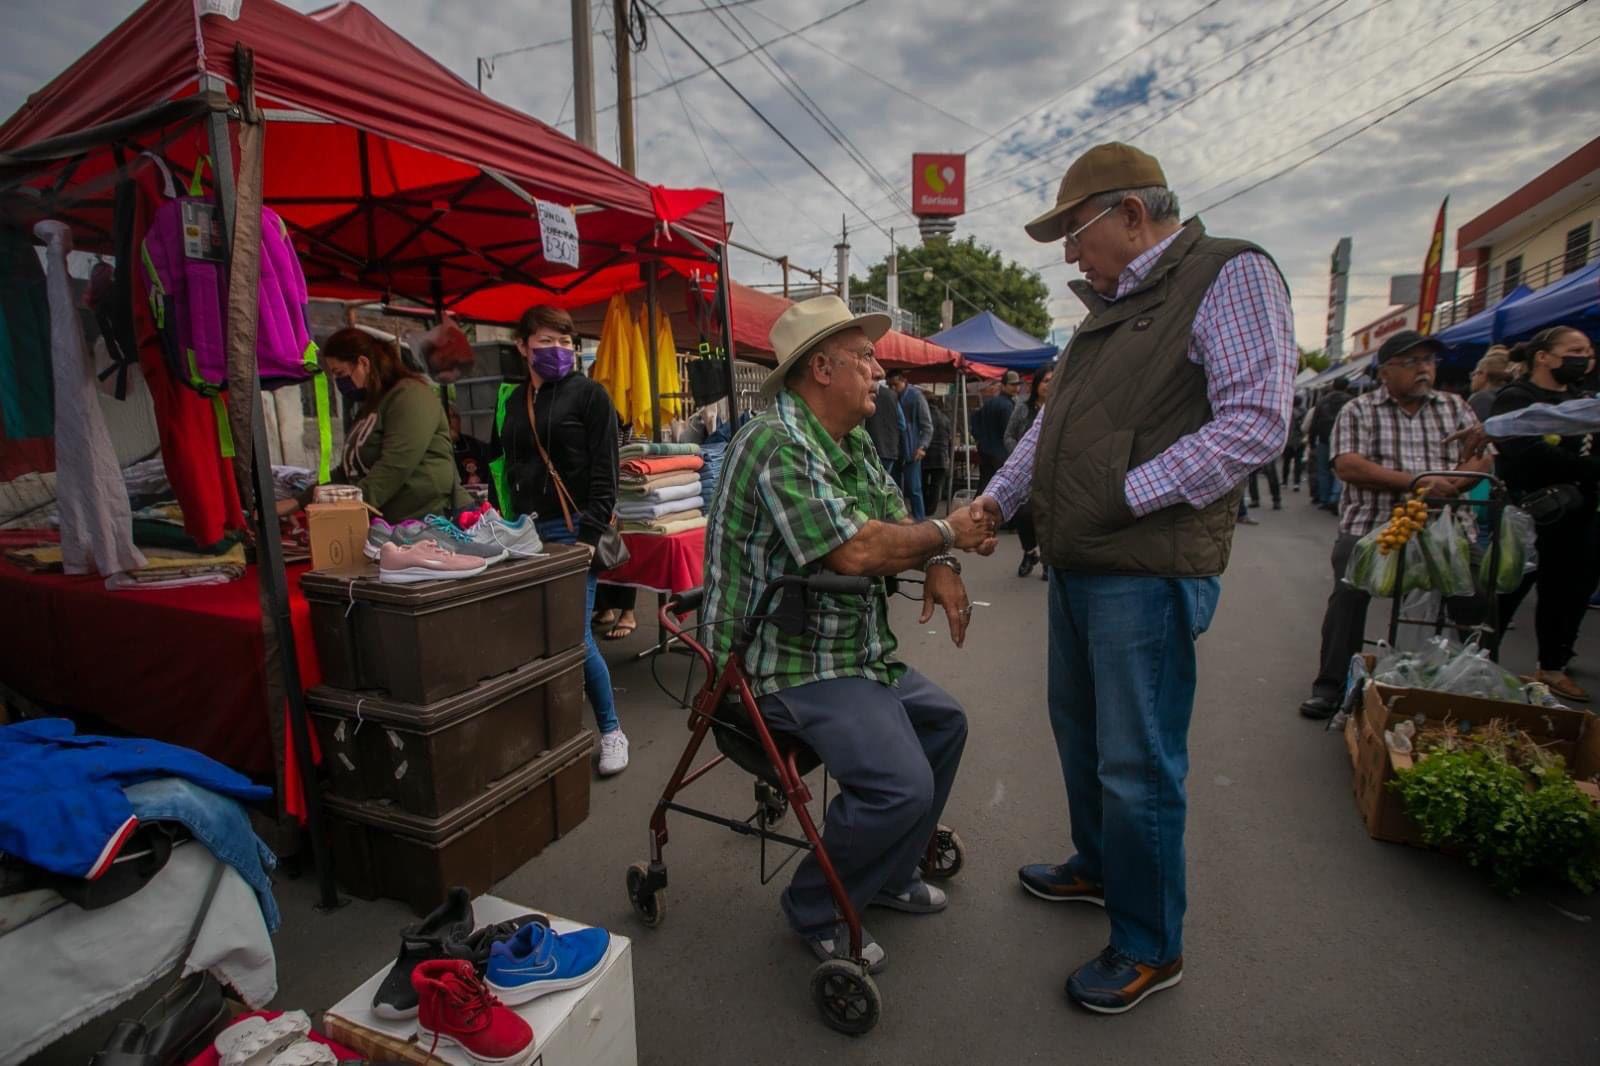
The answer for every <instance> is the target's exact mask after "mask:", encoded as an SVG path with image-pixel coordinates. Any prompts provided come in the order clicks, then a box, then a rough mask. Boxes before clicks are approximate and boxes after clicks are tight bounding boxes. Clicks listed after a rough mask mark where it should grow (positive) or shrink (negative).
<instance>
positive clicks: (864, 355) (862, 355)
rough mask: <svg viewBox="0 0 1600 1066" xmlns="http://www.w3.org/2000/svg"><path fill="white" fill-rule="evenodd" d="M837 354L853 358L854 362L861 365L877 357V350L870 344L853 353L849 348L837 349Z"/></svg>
mask: <svg viewBox="0 0 1600 1066" xmlns="http://www.w3.org/2000/svg"><path fill="white" fill-rule="evenodd" d="M838 352H839V354H840V355H849V356H854V357H855V359H856V361H857V362H861V363H870V362H872V361H873V360H874V359H876V358H877V357H878V352H877V349H875V348H873V347H872V345H870V344H869V345H867V346H866V347H865V348H863V349H862V350H860V351H854V350H852V349H850V348H840V349H838Z"/></svg>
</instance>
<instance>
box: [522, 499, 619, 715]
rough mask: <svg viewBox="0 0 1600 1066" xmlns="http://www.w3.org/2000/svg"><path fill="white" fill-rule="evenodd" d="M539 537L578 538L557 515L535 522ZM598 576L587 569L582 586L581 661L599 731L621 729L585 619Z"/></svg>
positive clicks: (562, 541)
mask: <svg viewBox="0 0 1600 1066" xmlns="http://www.w3.org/2000/svg"><path fill="white" fill-rule="evenodd" d="M538 529H539V539H540V540H542V541H544V542H545V543H546V544H576V543H578V538H577V536H576V535H575V534H573V533H571V532H570V531H568V529H567V523H566V522H565V521H564V520H563V519H560V518H556V519H552V520H550V521H548V522H540V523H539V524H538ZM598 579H599V575H598V574H596V573H595V571H593V570H590V571H589V573H588V575H587V578H586V584H585V585H584V589H583V647H584V651H585V652H587V653H588V654H587V655H585V657H584V660H583V690H584V692H585V693H587V694H588V696H589V706H591V707H593V708H594V724H595V727H596V728H597V729H599V730H600V732H601V733H610V732H613V731H615V730H618V729H621V728H622V723H621V722H620V721H618V720H617V703H616V699H615V698H614V697H613V696H612V694H611V668H610V667H609V666H607V665H606V660H605V658H604V656H602V655H601V654H600V645H598V644H596V643H595V641H594V627H593V626H591V625H590V624H589V620H590V619H591V618H593V617H594V587H595V584H596V582H597V581H598Z"/></svg>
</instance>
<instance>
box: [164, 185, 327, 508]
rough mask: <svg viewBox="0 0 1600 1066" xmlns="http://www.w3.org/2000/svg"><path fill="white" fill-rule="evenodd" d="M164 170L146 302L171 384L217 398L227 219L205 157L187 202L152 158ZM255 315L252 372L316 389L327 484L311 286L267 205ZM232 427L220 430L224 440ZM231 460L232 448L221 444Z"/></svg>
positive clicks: (265, 381) (222, 357)
mask: <svg viewBox="0 0 1600 1066" xmlns="http://www.w3.org/2000/svg"><path fill="white" fill-rule="evenodd" d="M149 158H151V159H152V160H154V161H155V163H156V165H157V167H158V168H160V170H161V172H162V177H163V179H164V188H165V192H166V195H167V200H166V202H165V203H163V204H162V205H161V206H160V207H159V208H157V209H156V213H155V216H154V217H153V218H152V219H151V222H150V228H149V231H148V232H147V233H146V234H145V235H144V239H143V240H142V241H141V242H140V243H139V267H138V271H137V273H138V276H139V279H140V282H141V284H142V285H143V286H144V290H145V293H146V295H147V297H148V299H149V301H150V311H151V314H152V316H153V317H154V319H155V323H156V329H157V331H158V333H159V334H160V337H161V350H162V353H163V355H164V356H165V357H166V362H167V366H168V368H169V369H170V370H171V371H172V375H173V377H174V378H175V379H176V380H178V381H181V382H183V383H184V384H185V385H188V386H189V387H190V388H192V389H194V390H195V391H197V392H199V393H200V394H201V395H203V396H212V397H215V396H216V395H217V394H218V393H220V392H221V391H222V390H224V389H225V388H227V384H228V357H227V347H226V342H225V339H224V334H225V323H226V316H225V315H224V307H225V303H226V299H227V278H226V275H225V273H224V271H223V268H222V249H223V240H224V234H223V232H222V215H221V212H220V211H218V210H217V208H216V205H215V204H214V203H213V202H212V201H210V200H208V199H206V198H204V197H203V196H202V195H201V194H202V191H203V190H202V187H201V182H200V175H201V168H202V167H203V166H204V165H205V163H206V159H205V157H203V156H202V157H201V159H200V160H199V162H197V163H196V164H195V172H194V180H193V181H192V182H191V183H190V186H189V195H187V196H178V195H176V186H175V184H174V182H173V180H172V174H171V172H170V171H169V170H168V169H167V167H166V164H165V163H164V162H163V161H162V160H160V159H159V158H157V157H156V156H153V155H152V156H150V157H149ZM258 291H259V305H258V311H257V318H256V366H257V372H258V373H259V375H260V377H261V385H262V387H263V388H266V389H275V388H280V387H282V386H284V385H299V384H300V383H301V382H304V381H314V382H315V385H316V408H317V423H318V427H319V430H320V436H321V455H322V459H321V464H322V470H321V471H319V474H320V476H321V480H323V481H326V480H327V473H326V468H327V463H328V454H329V451H330V449H331V443H332V442H331V424H330V422H329V414H328V412H329V402H328V381H327V377H326V376H325V375H324V374H323V373H322V371H321V368H320V367H319V366H318V364H317V345H316V343H315V342H314V341H313V340H312V339H311V329H310V321H309V318H308V315H307V308H306V300H307V295H306V279H305V274H304V273H303V272H302V271H301V269H300V257H299V255H298V254H297V253H296V252H295V250H294V244H293V243H292V242H291V241H290V239H289V228H288V227H287V226H286V225H285V224H284V222H283V219H282V218H280V217H278V213H277V212H276V211H274V210H272V208H270V207H262V209H261V277H260V284H259V287H258ZM225 427H226V421H225V420H224V421H223V422H221V423H220V424H219V429H220V430H221V431H222V432H223V433H224V434H225V433H226V428H225ZM223 449H224V452H225V453H231V451H232V447H231V442H230V441H228V440H226V439H224V441H223Z"/></svg>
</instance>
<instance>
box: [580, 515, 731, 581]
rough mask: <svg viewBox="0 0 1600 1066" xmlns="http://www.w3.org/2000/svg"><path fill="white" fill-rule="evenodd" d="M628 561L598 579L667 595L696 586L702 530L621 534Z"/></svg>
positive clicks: (702, 568)
mask: <svg viewBox="0 0 1600 1066" xmlns="http://www.w3.org/2000/svg"><path fill="white" fill-rule="evenodd" d="M622 540H623V542H624V543H625V544H627V546H628V554H629V556H630V558H629V559H628V561H627V562H626V563H624V564H622V565H621V566H619V567H617V568H616V569H615V570H607V571H606V572H605V573H603V574H601V575H600V580H601V581H602V582H604V583H605V584H607V585H631V586H632V587H634V588H640V589H648V590H649V591H651V592H660V593H665V594H668V595H672V594H676V593H679V592H687V591H689V590H690V589H694V588H699V587H700V584H701V582H702V581H703V580H704V574H705V558H706V530H705V527H704V526H701V527H700V528H699V529H690V530H685V531H684V532H682V533H668V534H665V535H663V534H660V533H624V534H623V535H622Z"/></svg>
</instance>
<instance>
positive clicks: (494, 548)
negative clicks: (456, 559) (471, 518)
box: [394, 514, 506, 563]
mask: <svg viewBox="0 0 1600 1066" xmlns="http://www.w3.org/2000/svg"><path fill="white" fill-rule="evenodd" d="M407 525H408V524H407V523H402V524H400V525H398V526H396V527H395V529H394V543H396V544H415V543H417V542H418V541H423V540H431V541H433V542H434V543H435V544H437V545H439V547H441V548H443V549H444V550H445V551H448V552H454V553H455V554H457V555H465V556H468V557H469V558H473V559H482V560H483V561H484V562H486V563H498V562H499V561H500V560H501V559H504V558H505V557H506V549H505V548H504V547H502V546H501V545H499V544H496V543H492V542H491V543H487V544H480V543H478V542H477V541H474V540H473V539H472V537H471V535H469V534H468V533H467V532H465V531H464V530H462V529H459V528H457V527H456V524H455V523H454V522H452V521H450V519H448V518H446V517H444V516H443V515H436V514H431V515H429V516H428V517H426V518H424V519H423V520H422V523H421V524H420V525H418V526H415V527H412V528H407Z"/></svg>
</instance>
